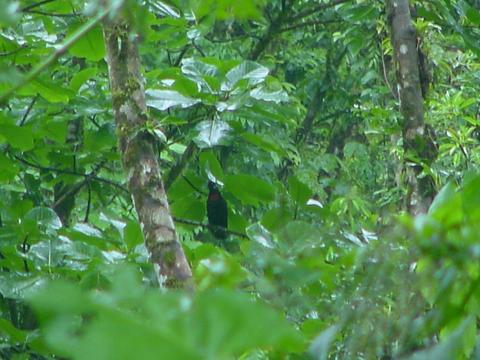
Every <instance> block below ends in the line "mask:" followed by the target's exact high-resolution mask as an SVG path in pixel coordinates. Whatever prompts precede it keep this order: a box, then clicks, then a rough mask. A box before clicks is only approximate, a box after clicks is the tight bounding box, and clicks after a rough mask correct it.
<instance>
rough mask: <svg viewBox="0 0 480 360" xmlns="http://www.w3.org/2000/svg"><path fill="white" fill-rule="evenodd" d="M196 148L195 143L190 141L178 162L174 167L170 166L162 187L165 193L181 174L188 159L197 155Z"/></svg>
mask: <svg viewBox="0 0 480 360" xmlns="http://www.w3.org/2000/svg"><path fill="white" fill-rule="evenodd" d="M197 151H198V148H197V147H196V146H195V143H194V142H193V141H192V142H190V143H189V144H188V146H187V148H186V149H185V151H184V152H183V154H182V157H181V158H180V160H178V161H177V163H176V164H175V165H173V166H172V168H171V169H170V171H169V172H168V174H167V176H165V181H164V187H165V191H168V189H169V188H170V186H172V184H173V183H174V182H175V180H176V179H177V177H178V176H179V175H180V174H181V173H182V171H183V169H185V167H186V166H187V164H188V162H189V161H190V159H191V158H192V157H193V156H194V155H195V154H196V153H197Z"/></svg>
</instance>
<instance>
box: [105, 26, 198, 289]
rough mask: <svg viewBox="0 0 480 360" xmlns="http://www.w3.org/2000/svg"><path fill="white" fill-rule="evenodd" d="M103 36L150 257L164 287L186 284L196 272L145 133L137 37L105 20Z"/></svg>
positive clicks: (124, 155)
mask: <svg viewBox="0 0 480 360" xmlns="http://www.w3.org/2000/svg"><path fill="white" fill-rule="evenodd" d="M104 35H105V45H106V50H107V63H108V70H109V75H110V86H111V92H112V101H113V111H114V116H115V122H116V127H117V136H118V142H119V150H120V152H121V155H122V162H123V166H124V169H125V171H126V173H127V181H128V189H129V190H130V193H131V194H132V198H133V202H134V205H135V209H136V211H137V214H138V218H139V221H140V224H141V227H142V231H143V234H144V238H145V244H146V247H147V249H148V250H149V252H150V259H151V261H152V262H153V264H154V267H155V271H156V273H157V277H158V280H159V283H160V285H161V286H167V287H181V286H186V285H187V286H188V285H190V284H189V282H190V281H189V280H190V279H191V277H192V273H191V270H190V266H189V264H188V262H187V259H186V257H185V254H184V252H183V249H182V247H181V245H180V243H179V242H178V241H177V236H176V232H175V226H174V223H173V220H172V216H171V214H170V209H169V205H168V201H167V196H166V193H165V189H164V186H163V183H162V178H161V175H160V167H159V164H158V161H157V155H156V153H155V141H156V139H155V138H153V137H152V136H151V135H150V134H148V133H147V132H146V131H144V130H143V129H144V128H145V123H146V121H147V107H146V103H145V90H144V86H143V78H142V76H141V73H140V57H139V53H138V48H137V45H136V42H137V41H138V37H137V36H135V34H134V33H133V32H132V30H131V28H130V26H129V25H128V24H126V23H124V22H121V21H119V20H117V21H109V20H107V21H106V22H105V24H104Z"/></svg>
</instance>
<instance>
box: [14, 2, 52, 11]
mask: <svg viewBox="0 0 480 360" xmlns="http://www.w3.org/2000/svg"><path fill="white" fill-rule="evenodd" d="M54 1H55V0H43V1H39V2H37V3H33V4H31V5H28V6H25V7H24V8H23V9H20V11H22V12H25V11H29V10H32V9H34V8H36V7H39V6H42V5H45V4H48V3H51V2H54Z"/></svg>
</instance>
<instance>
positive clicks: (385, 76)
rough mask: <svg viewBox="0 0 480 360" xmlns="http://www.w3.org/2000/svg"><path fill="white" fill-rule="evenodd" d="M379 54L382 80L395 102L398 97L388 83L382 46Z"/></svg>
mask: <svg viewBox="0 0 480 360" xmlns="http://www.w3.org/2000/svg"><path fill="white" fill-rule="evenodd" d="M380 54H381V58H382V70H383V80H385V83H386V84H387V87H388V89H389V90H390V93H391V94H392V96H393V98H394V99H395V100H398V95H397V94H395V92H394V91H393V87H392V85H391V84H390V81H388V74H387V66H386V64H385V54H384V53H383V49H382V46H380Z"/></svg>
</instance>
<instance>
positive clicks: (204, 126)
mask: <svg viewBox="0 0 480 360" xmlns="http://www.w3.org/2000/svg"><path fill="white" fill-rule="evenodd" d="M195 130H196V131H197V132H198V135H197V136H196V137H195V138H194V141H195V143H196V144H197V146H198V147H199V148H201V149H204V148H210V147H213V146H216V145H225V144H227V143H228V140H229V133H230V131H231V130H232V129H231V128H230V126H229V125H228V124H227V123H226V122H225V121H221V120H205V121H202V122H200V123H198V124H197V126H196V127H195Z"/></svg>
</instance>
